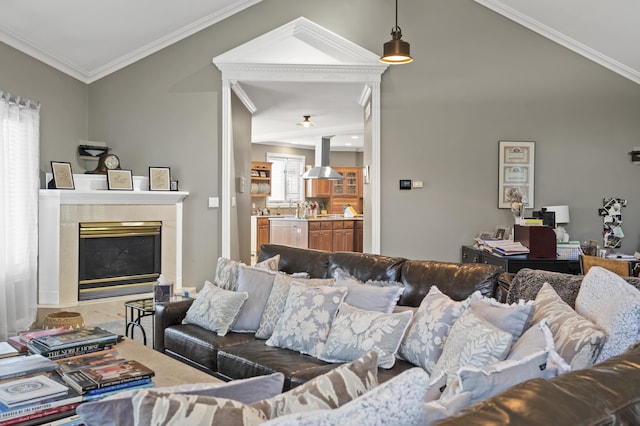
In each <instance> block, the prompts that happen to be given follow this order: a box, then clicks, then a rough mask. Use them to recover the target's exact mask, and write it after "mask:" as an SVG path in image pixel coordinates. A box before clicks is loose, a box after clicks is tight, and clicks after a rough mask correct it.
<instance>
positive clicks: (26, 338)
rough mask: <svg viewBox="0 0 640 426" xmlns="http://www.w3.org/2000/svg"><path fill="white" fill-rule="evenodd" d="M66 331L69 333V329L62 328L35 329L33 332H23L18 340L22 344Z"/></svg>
mask: <svg viewBox="0 0 640 426" xmlns="http://www.w3.org/2000/svg"><path fill="white" fill-rule="evenodd" d="M66 331H69V329H68V328H64V327H57V328H48V329H35V330H27V331H23V332H22V333H20V334H19V335H18V336H20V339H21V340H22V341H23V342H30V341H32V340H33V339H35V338H36V337H40V336H48V335H50V334H58V333H64V332H66Z"/></svg>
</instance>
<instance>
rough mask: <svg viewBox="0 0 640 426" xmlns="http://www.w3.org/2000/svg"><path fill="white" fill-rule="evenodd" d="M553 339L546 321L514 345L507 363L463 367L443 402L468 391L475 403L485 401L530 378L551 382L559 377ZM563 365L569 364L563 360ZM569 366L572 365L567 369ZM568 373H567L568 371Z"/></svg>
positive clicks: (444, 396)
mask: <svg viewBox="0 0 640 426" xmlns="http://www.w3.org/2000/svg"><path fill="white" fill-rule="evenodd" d="M558 359H561V358H560V356H559V355H558V354H557V353H556V352H555V347H554V343H553V337H552V336H551V331H550V330H549V326H548V324H547V321H546V320H543V321H541V322H539V323H538V324H536V325H534V326H533V327H531V328H529V330H527V331H526V332H525V333H524V334H523V335H522V337H521V338H520V339H518V341H517V342H516V344H515V345H513V348H512V349H511V352H510V353H509V356H507V358H506V359H505V360H504V361H498V362H496V363H494V364H491V365H488V366H482V367H462V368H461V369H460V370H458V372H457V373H456V375H455V378H454V379H453V380H452V383H451V384H450V385H449V386H447V388H446V389H445V392H444V394H443V395H442V400H443V401H447V400H448V399H450V398H454V397H455V396H456V395H459V394H462V393H466V392H468V393H469V394H471V403H475V402H478V401H483V400H485V399H488V398H491V397H492V396H494V395H496V394H498V393H500V392H503V391H505V390H507V389H508V388H510V387H512V386H515V385H517V384H518V383H522V382H524V381H526V380H530V379H536V378H541V379H549V378H552V377H555V376H556V375H557V374H558V368H557V367H556V366H555V364H554V361H557V360H558ZM560 362H561V363H562V364H563V365H565V366H567V365H566V363H564V362H563V361H560ZM567 367H568V366H567ZM565 371H567V370H565Z"/></svg>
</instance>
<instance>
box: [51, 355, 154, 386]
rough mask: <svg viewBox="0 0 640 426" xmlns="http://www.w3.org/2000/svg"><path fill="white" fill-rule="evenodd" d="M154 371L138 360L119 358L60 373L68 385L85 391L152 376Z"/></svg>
mask: <svg viewBox="0 0 640 426" xmlns="http://www.w3.org/2000/svg"><path fill="white" fill-rule="evenodd" d="M154 375H155V373H154V371H153V370H151V369H150V368H148V367H146V366H145V365H143V364H141V363H140V362H138V361H134V360H126V359H121V360H117V361H114V362H112V363H111V364H106V365H100V366H96V367H87V368H82V369H80V370H75V371H69V372H67V373H63V374H62V379H63V380H64V381H65V382H67V384H68V385H69V386H71V387H72V388H74V389H76V390H77V391H79V392H82V393H85V392H88V391H90V390H93V389H99V388H104V387H107V386H114V385H118V384H121V383H128V382H133V381H136V380H140V379H144V378H148V377H153V376H154Z"/></svg>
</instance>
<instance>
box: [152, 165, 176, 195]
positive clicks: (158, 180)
mask: <svg viewBox="0 0 640 426" xmlns="http://www.w3.org/2000/svg"><path fill="white" fill-rule="evenodd" d="M149 190H150V191H170V190H171V169H170V168H169V167H149Z"/></svg>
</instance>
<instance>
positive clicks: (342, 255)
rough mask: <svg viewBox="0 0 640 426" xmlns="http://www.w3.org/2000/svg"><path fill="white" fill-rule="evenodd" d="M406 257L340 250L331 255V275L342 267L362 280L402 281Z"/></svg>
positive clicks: (329, 272) (329, 273)
mask: <svg viewBox="0 0 640 426" xmlns="http://www.w3.org/2000/svg"><path fill="white" fill-rule="evenodd" d="M405 260H406V259H404V258H402V257H388V256H381V255H379V254H369V253H355V252H346V251H340V252H337V253H332V254H331V256H330V257H329V271H328V275H329V276H330V277H333V276H335V272H336V269H338V268H340V269H342V270H343V271H344V272H346V273H347V274H349V275H352V276H354V277H356V278H357V279H359V280H360V281H363V282H364V281H369V280H372V281H400V270H401V269H402V264H403V263H404V262H405Z"/></svg>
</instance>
